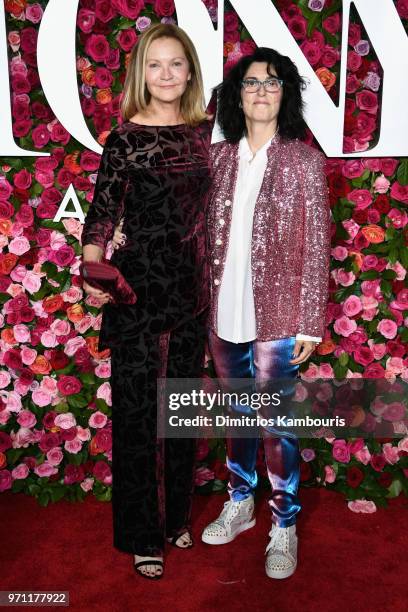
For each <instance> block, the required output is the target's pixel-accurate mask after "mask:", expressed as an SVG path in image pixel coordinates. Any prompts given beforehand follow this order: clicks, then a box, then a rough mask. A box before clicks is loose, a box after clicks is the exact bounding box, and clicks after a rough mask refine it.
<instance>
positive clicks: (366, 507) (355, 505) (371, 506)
mask: <svg viewBox="0 0 408 612" xmlns="http://www.w3.org/2000/svg"><path fill="white" fill-rule="evenodd" d="M347 506H348V507H349V509H350V510H351V511H352V512H363V513H365V514H371V513H373V512H375V511H376V510H377V506H376V505H375V503H374V502H373V501H369V500H367V499H356V500H355V501H349V502H348V503H347Z"/></svg>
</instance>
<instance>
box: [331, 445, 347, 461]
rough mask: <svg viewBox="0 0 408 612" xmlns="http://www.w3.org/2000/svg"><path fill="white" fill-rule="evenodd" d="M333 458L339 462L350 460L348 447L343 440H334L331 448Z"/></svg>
mask: <svg viewBox="0 0 408 612" xmlns="http://www.w3.org/2000/svg"><path fill="white" fill-rule="evenodd" d="M332 454H333V458H334V459H335V460H336V461H339V462H340V463H348V462H349V461H350V447H349V445H348V443H347V442H346V441H345V440H335V441H334V442H333V449H332Z"/></svg>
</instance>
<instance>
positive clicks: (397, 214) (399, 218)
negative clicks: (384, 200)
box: [387, 208, 408, 229]
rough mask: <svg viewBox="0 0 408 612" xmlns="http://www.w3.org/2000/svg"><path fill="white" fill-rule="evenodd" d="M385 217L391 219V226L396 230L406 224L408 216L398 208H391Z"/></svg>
mask: <svg viewBox="0 0 408 612" xmlns="http://www.w3.org/2000/svg"><path fill="white" fill-rule="evenodd" d="M387 217H388V218H389V219H391V221H392V224H393V226H394V227H395V228H396V229H401V228H403V227H405V226H406V224H407V223H408V215H407V213H406V212H405V210H404V211H403V212H402V211H401V210H398V208H391V210H390V211H388V213H387Z"/></svg>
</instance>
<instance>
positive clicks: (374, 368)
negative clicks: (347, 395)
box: [364, 363, 385, 378]
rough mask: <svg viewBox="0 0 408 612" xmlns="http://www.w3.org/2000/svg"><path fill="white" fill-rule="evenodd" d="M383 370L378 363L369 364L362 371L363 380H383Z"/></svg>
mask: <svg viewBox="0 0 408 612" xmlns="http://www.w3.org/2000/svg"><path fill="white" fill-rule="evenodd" d="M384 375H385V370H384V368H383V367H382V365H381V364H379V363H370V365H369V366H367V367H366V369H365V370H364V378H384Z"/></svg>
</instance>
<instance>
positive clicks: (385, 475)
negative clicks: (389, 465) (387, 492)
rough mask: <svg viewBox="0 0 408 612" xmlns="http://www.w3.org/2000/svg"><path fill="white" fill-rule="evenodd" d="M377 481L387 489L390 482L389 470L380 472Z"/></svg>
mask: <svg viewBox="0 0 408 612" xmlns="http://www.w3.org/2000/svg"><path fill="white" fill-rule="evenodd" d="M378 482H379V484H380V485H381V486H382V487H385V488H386V489H388V487H389V486H390V485H391V484H392V474H391V472H382V473H381V474H380V475H379V477H378Z"/></svg>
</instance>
